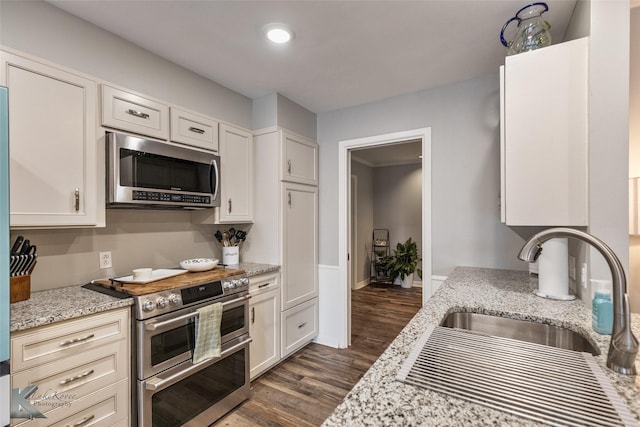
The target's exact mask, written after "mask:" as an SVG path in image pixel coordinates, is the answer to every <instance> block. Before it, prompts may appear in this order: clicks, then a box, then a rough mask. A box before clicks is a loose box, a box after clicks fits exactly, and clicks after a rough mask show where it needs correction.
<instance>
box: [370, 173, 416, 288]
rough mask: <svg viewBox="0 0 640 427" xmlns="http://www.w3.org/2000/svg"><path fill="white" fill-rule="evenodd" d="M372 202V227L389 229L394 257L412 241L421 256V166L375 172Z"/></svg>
mask: <svg viewBox="0 0 640 427" xmlns="http://www.w3.org/2000/svg"><path fill="white" fill-rule="evenodd" d="M373 199H374V203H373V212H374V213H373V225H374V227H375V228H387V229H389V240H390V244H391V253H392V254H393V250H394V249H395V247H396V244H397V243H404V242H405V241H406V240H407V239H408V238H409V237H411V238H412V239H413V241H414V242H416V243H417V245H418V253H420V254H422V238H421V236H422V165H421V164H419V163H418V164H411V165H401V166H386V167H377V168H375V169H374V170H373ZM418 268H422V264H421V263H420V264H418ZM414 280H419V278H418V277H417V276H415V278H414Z"/></svg>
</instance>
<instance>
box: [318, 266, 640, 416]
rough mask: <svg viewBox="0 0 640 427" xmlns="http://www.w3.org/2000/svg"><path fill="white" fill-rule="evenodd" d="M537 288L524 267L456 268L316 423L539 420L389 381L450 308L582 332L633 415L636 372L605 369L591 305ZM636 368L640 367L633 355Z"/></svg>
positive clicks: (638, 410)
mask: <svg viewBox="0 0 640 427" xmlns="http://www.w3.org/2000/svg"><path fill="white" fill-rule="evenodd" d="M536 289H537V279H535V278H532V277H531V276H530V275H529V274H528V272H524V271H512V270H497V269H486V268H476V267H457V268H456V269H455V270H454V271H453V272H452V273H451V274H450V275H449V276H448V278H447V280H446V281H445V282H444V283H443V284H442V285H441V287H440V288H439V289H438V291H436V292H435V293H434V295H433V296H432V297H431V298H430V299H429V300H428V301H427V303H426V304H425V305H424V306H423V307H422V308H421V309H420V311H419V312H418V313H417V314H416V315H415V316H414V318H413V319H412V320H411V322H409V324H408V325H407V326H406V327H405V328H404V329H403V330H402V332H401V333H400V334H399V335H398V336H397V337H396V339H395V340H394V341H393V342H392V343H391V344H390V345H389V347H387V349H386V350H385V351H384V352H383V354H382V355H381V356H380V357H379V358H378V360H377V361H376V362H374V364H373V365H372V366H371V368H370V369H369V370H368V371H367V372H366V373H365V374H364V376H363V377H362V378H361V379H360V381H359V382H358V383H357V384H356V385H355V386H354V388H353V389H352V390H351V391H350V392H349V393H348V395H347V396H346V397H345V399H344V400H343V401H342V403H340V404H339V405H338V407H337V408H336V409H335V411H334V412H333V414H332V415H331V416H329V418H327V419H326V420H325V422H324V423H323V426H324V427H332V426H343V425H349V426H369V425H370V426H378V425H427V426H431V425H433V426H457V425H460V426H462V425H464V426H484V425H518V426H542V425H545V424H542V423H539V422H536V421H533V420H529V419H525V418H522V417H520V416H517V415H512V414H509V413H506V412H502V411H498V410H495V409H491V408H489V407H486V406H483V405H479V404H475V403H471V402H469V401H466V400H462V399H460V398H457V397H454V396H449V395H446V394H443V393H438V392H435V391H432V390H426V389H422V388H419V387H416V386H413V385H409V384H405V383H402V382H399V381H397V380H396V376H397V374H398V372H399V370H400V368H401V366H402V364H403V363H404V361H405V359H406V358H407V356H408V355H409V353H410V352H411V351H412V350H413V347H414V346H415V343H416V342H417V341H418V339H419V338H420V337H421V336H422V335H423V333H424V330H425V327H426V326H428V325H438V324H439V323H440V322H441V320H442V319H443V318H444V317H445V316H446V315H447V314H449V313H451V312H455V311H470V312H478V313H484V314H492V315H499V316H504V317H511V318H517V319H524V320H534V321H539V322H543V323H548V324H551V325H556V326H561V327H565V328H569V329H571V330H574V331H576V332H579V333H581V334H582V335H583V336H586V337H587V338H588V340H589V341H591V342H592V343H593V344H595V345H596V346H598V348H599V349H600V350H601V353H602V354H601V355H599V356H595V359H596V361H597V363H598V364H599V366H600V368H601V369H602V371H603V372H604V373H605V375H606V377H607V378H608V379H609V380H610V381H611V383H612V385H613V386H614V387H615V389H616V391H617V392H618V394H619V395H620V397H621V398H622V400H623V401H624V402H625V403H626V406H627V408H628V409H629V411H630V412H631V413H632V415H633V416H635V418H636V420H638V421H640V375H636V376H627V375H619V374H616V373H614V372H613V371H611V370H610V369H608V368H606V354H607V351H608V346H609V340H610V336H608V335H600V334H597V333H596V332H595V331H593V330H592V328H591V310H590V308H589V307H588V306H587V305H586V304H585V303H584V301H582V300H580V299H576V300H574V301H553V300H548V299H544V298H540V297H538V296H535V295H534V294H533V291H534V290H536ZM632 330H633V331H634V334H635V335H636V337H640V314H633V315H632ZM636 368H637V369H638V372H640V361H638V358H636Z"/></svg>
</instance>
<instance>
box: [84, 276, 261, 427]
mask: <svg viewBox="0 0 640 427" xmlns="http://www.w3.org/2000/svg"><path fill="white" fill-rule="evenodd" d="M235 271H239V270H235ZM194 274H204V273H194ZM230 274H234V270H231V271H230ZM178 277H180V276H178ZM99 282H100V281H94V283H99ZM158 283H159V282H155V283H150V284H149V285H152V286H149V289H153V290H154V291H153V292H152V293H147V292H145V291H144V289H142V290H141V289H140V286H143V287H144V286H146V285H135V286H136V287H127V286H121V285H118V284H115V283H114V284H111V285H109V286H107V287H106V288H104V287H100V286H98V287H97V286H95V285H93V286H91V289H94V290H98V291H104V292H107V293H113V292H119V293H127V292H130V291H131V292H135V293H136V294H137V295H134V296H133V298H134V305H133V311H134V317H135V322H134V323H135V324H134V326H133V335H134V341H133V342H134V343H135V345H134V346H132V347H133V348H132V353H133V355H132V358H133V360H132V364H133V365H134V369H133V371H134V372H133V377H134V378H135V387H134V390H132V391H133V393H134V394H135V395H136V399H134V401H133V402H132V403H133V405H132V406H133V408H132V409H133V416H132V424H134V425H135V424H136V422H137V425H138V426H145V427H147V426H153V427H164V426H167V427H168V426H171V427H174V426H208V425H210V424H212V423H213V422H215V421H216V420H217V419H218V418H220V417H222V416H223V415H224V414H226V413H227V412H228V411H229V410H231V409H232V408H234V407H235V406H237V405H238V404H240V403H241V402H242V401H244V400H245V399H247V398H248V397H249V394H250V389H249V387H250V383H249V343H250V342H251V338H250V337H249V280H248V278H247V277H246V275H244V274H240V275H238V274H234V275H232V276H230V277H226V278H221V279H217V280H207V281H205V282H201V283H197V284H189V285H184V286H177V287H169V288H167V289H164V290H160V291H156V290H157V288H158V285H157V284H158ZM103 285H104V284H103ZM87 287H89V286H88V285H87ZM218 302H219V303H222V307H223V312H222V319H221V325H220V335H221V340H220V341H221V354H220V357H214V358H211V359H208V360H205V361H203V362H201V363H197V364H194V363H193V362H192V355H193V349H194V346H195V323H196V320H197V317H198V311H197V310H198V309H199V308H201V307H204V306H207V305H209V304H213V303H218Z"/></svg>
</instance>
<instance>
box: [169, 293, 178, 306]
mask: <svg viewBox="0 0 640 427" xmlns="http://www.w3.org/2000/svg"><path fill="white" fill-rule="evenodd" d="M179 302H180V298H179V297H178V295H176V294H171V295H169V304H178V303H179Z"/></svg>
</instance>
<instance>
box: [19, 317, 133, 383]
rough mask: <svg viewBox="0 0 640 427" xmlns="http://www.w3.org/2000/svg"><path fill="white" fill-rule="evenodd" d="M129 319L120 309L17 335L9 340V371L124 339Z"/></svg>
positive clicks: (80, 352) (26, 367)
mask: <svg viewBox="0 0 640 427" xmlns="http://www.w3.org/2000/svg"><path fill="white" fill-rule="evenodd" d="M128 319H129V310H128V309H122V310H118V311H112V312H108V313H103V314H96V315H93V316H87V317H84V318H82V319H79V320H69V321H66V322H61V323H56V324H53V325H49V326H43V327H40V328H37V329H35V331H34V332H29V331H26V332H25V333H17V334H15V335H13V336H12V337H11V372H12V373H15V372H19V371H21V370H23V369H28V368H31V367H34V366H36V365H39V364H41V363H48V362H52V361H55V360H57V359H61V358H67V357H71V356H73V355H77V354H82V353H84V352H87V351H89V350H92V349H95V348H98V347H101V346H103V345H105V344H108V343H113V342H115V341H118V340H121V339H126V337H127V335H128V330H129V324H128V323H129V322H128Z"/></svg>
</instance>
